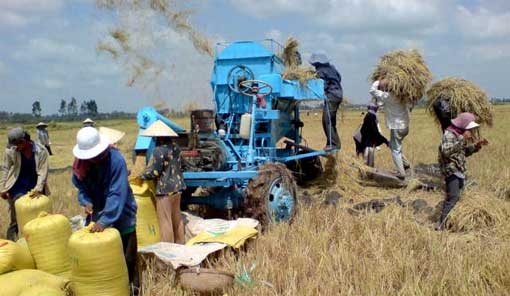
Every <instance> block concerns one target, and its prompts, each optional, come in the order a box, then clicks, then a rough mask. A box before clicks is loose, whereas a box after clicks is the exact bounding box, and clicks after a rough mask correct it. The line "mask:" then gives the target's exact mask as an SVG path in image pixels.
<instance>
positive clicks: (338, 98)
mask: <svg viewBox="0 0 510 296" xmlns="http://www.w3.org/2000/svg"><path fill="white" fill-rule="evenodd" d="M309 62H310V64H311V65H312V66H314V67H315V71H317V75H318V76H319V78H320V79H322V80H324V93H325V94H326V102H325V103H324V110H323V112H322V128H323V129H324V133H325V134H326V138H327V140H326V147H325V149H340V148H341V143H340V137H339V135H338V130H337V128H336V115H337V112H338V108H339V107H340V104H341V103H342V100H343V90H342V85H341V82H342V76H340V73H338V71H337V69H336V68H335V66H333V65H332V64H331V63H330V61H329V59H328V57H327V56H326V54H325V53H323V52H316V53H313V54H312V55H311V57H310V60H309Z"/></svg>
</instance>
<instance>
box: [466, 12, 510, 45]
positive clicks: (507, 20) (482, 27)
mask: <svg viewBox="0 0 510 296" xmlns="http://www.w3.org/2000/svg"><path fill="white" fill-rule="evenodd" d="M457 22H458V26H459V29H460V30H461V32H463V33H464V35H465V36H468V37H470V38H475V39H483V38H505V37H510V12H509V11H508V10H506V11H503V12H500V11H491V10H488V9H486V8H484V7H478V8H476V9H473V10H470V9H468V8H467V7H465V6H458V7H457Z"/></svg>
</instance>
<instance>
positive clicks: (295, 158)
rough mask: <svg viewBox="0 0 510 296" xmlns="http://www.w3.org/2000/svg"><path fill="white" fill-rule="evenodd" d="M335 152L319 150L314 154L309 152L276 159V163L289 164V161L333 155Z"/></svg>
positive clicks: (333, 150)
mask: <svg viewBox="0 0 510 296" xmlns="http://www.w3.org/2000/svg"><path fill="white" fill-rule="evenodd" d="M336 151H337V150H336V149H331V150H328V151H325V150H319V151H315V152H309V153H303V154H297V155H293V156H288V157H282V158H278V161H281V162H289V161H292V160H298V159H302V158H309V157H315V156H322V155H327V154H329V153H333V152H336Z"/></svg>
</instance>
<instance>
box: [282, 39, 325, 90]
mask: <svg viewBox="0 0 510 296" xmlns="http://www.w3.org/2000/svg"><path fill="white" fill-rule="evenodd" d="M298 48H299V41H298V40H297V39H296V38H294V37H289V38H287V41H286V42H285V45H284V48H283V53H282V56H281V59H282V60H283V64H284V65H285V70H284V71H283V72H282V78H283V79H287V80H299V83H301V84H303V85H306V83H307V81H308V80H311V79H317V73H316V72H315V70H314V69H313V68H312V67H309V66H303V65H301V62H302V60H301V55H300V53H299V51H298Z"/></svg>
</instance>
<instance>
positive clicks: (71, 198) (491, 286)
mask: <svg viewBox="0 0 510 296" xmlns="http://www.w3.org/2000/svg"><path fill="white" fill-rule="evenodd" d="M495 110H496V117H495V125H494V127H492V128H486V127H483V129H482V134H483V136H484V137H486V138H487V139H488V140H489V142H490V145H489V146H487V147H486V149H484V150H482V151H481V152H480V153H478V154H476V155H474V156H473V157H471V158H469V160H468V164H469V165H468V172H469V175H470V176H471V178H472V179H473V180H475V182H476V183H475V185H472V186H471V187H469V188H468V189H467V190H466V191H465V192H464V200H471V202H472V201H473V199H474V198H476V199H475V204H477V205H478V207H479V208H477V209H476V214H477V215H483V214H484V213H483V210H484V207H485V206H486V205H487V207H488V205H490V206H491V208H486V209H487V211H492V209H495V208H497V209H498V211H500V212H501V213H502V214H501V215H499V216H498V217H497V219H493V220H491V221H489V222H490V223H487V224H488V225H489V227H479V228H476V227H475V228H473V229H470V230H469V231H464V232H455V233H452V232H436V231H434V230H433V227H432V224H431V222H430V221H429V220H427V219H421V218H420V217H416V216H414V215H413V213H412V211H410V210H407V209H404V208H400V207H396V206H390V207H388V208H386V209H385V210H383V211H382V212H381V213H379V214H366V215H361V216H351V215H349V214H348V213H347V212H346V211H344V210H342V209H343V208H345V207H348V206H349V204H348V203H346V202H342V203H341V205H340V206H339V208H332V207H324V206H321V203H320V202H321V199H322V198H323V196H324V193H325V190H337V191H338V192H340V193H342V195H343V196H344V198H343V200H347V199H352V200H353V201H354V202H360V201H366V200H370V199H373V198H387V197H394V196H397V195H398V196H400V197H401V198H402V199H403V200H404V201H410V200H414V199H417V198H422V199H425V200H426V201H427V202H428V203H429V205H431V206H433V207H434V206H435V205H436V204H437V202H439V201H440V200H441V199H442V197H443V193H442V192H439V191H438V192H421V191H418V192H416V191H415V192H408V191H407V190H405V189H402V190H386V189H380V188H369V187H362V186H360V185H359V184H357V183H356V175H355V174H354V171H353V169H352V168H351V167H350V165H349V164H350V163H352V161H353V158H354V154H355V153H354V144H353V141H352V134H353V132H354V130H355V129H356V128H357V127H358V126H359V125H360V124H361V122H362V119H363V117H362V116H361V113H360V112H359V111H349V112H345V114H344V116H343V119H341V120H340V122H339V124H338V127H339V130H340V133H341V138H342V146H343V147H342V151H341V152H339V153H338V156H337V157H338V163H337V166H336V169H337V171H338V177H337V179H336V182H333V183H331V184H330V185H328V186H327V188H324V186H321V187H318V186H315V187H313V186H312V187H309V188H307V189H306V190H308V191H309V192H310V193H311V194H312V195H313V196H314V198H315V201H314V202H313V203H312V205H311V206H308V207H303V208H301V211H300V212H299V215H298V217H297V219H296V221H295V223H294V224H292V225H290V226H289V225H278V226H276V227H274V228H272V229H270V230H269V231H267V232H266V233H264V234H263V235H262V236H260V237H259V238H258V239H257V240H256V241H255V242H253V243H251V244H250V245H249V247H248V248H247V250H246V251H245V252H244V251H243V252H241V254H240V255H239V256H235V255H233V253H230V252H227V253H225V254H223V255H222V256H220V258H218V259H215V260H213V263H214V264H215V266H217V267H219V268H225V269H227V270H231V271H234V272H239V271H240V270H242V269H243V267H245V268H246V269H249V268H250V267H251V266H252V265H253V266H255V267H254V270H253V272H252V274H251V275H252V277H253V279H254V282H253V287H243V286H241V285H236V286H234V288H232V289H231V290H229V291H227V292H228V295H253V294H258V295H337V294H342V295H395V294H401V295H424V294H427V295H429V294H434V295H466V294H468V295H482V294H499V295H502V294H508V293H509V292H508V291H510V244H509V243H510V224H509V222H510V217H509V215H510V204H509V203H508V201H506V200H504V199H502V198H501V195H500V194H499V193H501V192H503V191H504V190H506V189H507V188H508V186H509V185H508V183H509V180H510V157H509V155H508V151H509V149H508V147H509V145H510V133H509V132H508V127H509V126H510V106H497V107H496V109H495ZM380 116H381V127H383V131H384V134H385V135H387V136H389V133H388V131H387V130H386V129H385V128H384V124H383V122H384V115H383V114H381V115H380ZM303 120H304V122H305V128H304V138H305V139H306V141H307V144H308V145H309V146H311V147H313V148H321V147H323V146H324V144H325V140H324V135H323V132H322V127H321V115H320V114H319V115H318V116H315V115H313V113H311V115H310V116H306V112H304V116H303ZM177 121H178V123H180V124H182V125H184V126H187V125H188V119H179V120H177ZM99 124H100V125H104V126H109V127H112V128H116V129H119V130H123V131H125V132H126V133H127V135H126V137H125V138H124V139H123V140H122V142H121V144H120V149H121V151H122V153H123V154H124V156H125V157H126V160H127V162H128V164H129V165H131V149H132V147H133V144H134V141H135V138H136V133H137V130H138V127H137V125H136V122H135V121H134V120H129V121H124V120H123V121H117V120H112V121H104V122H99ZM79 127H80V123H78V122H74V123H57V126H56V127H55V128H53V129H52V128H50V129H49V132H50V137H51V141H52V143H53V145H52V149H53V151H54V154H55V155H54V156H53V157H51V160H50V166H51V173H50V177H49V185H50V189H51V191H52V194H51V198H52V199H53V200H54V205H55V211H56V212H59V213H63V214H65V215H67V216H73V215H77V214H80V213H81V211H82V210H81V209H80V208H79V206H78V203H77V200H76V190H75V189H74V187H73V186H72V184H71V166H72V161H73V156H72V152H71V150H72V147H73V145H74V144H75V136H76V132H77V131H78V129H79ZM6 128H7V126H5V125H4V126H0V139H3V140H1V141H4V143H5V142H6V131H7V129H6ZM30 131H31V134H32V135H35V133H34V130H33V129H32V130H30ZM439 142H440V131H439V127H437V126H436V125H435V124H434V122H433V120H432V118H431V117H429V115H428V114H426V113H425V111H424V110H423V109H418V110H415V111H414V112H413V113H412V120H411V127H410V134H409V136H408V138H406V141H405V144H404V153H405V154H406V155H407V157H408V158H409V159H410V161H411V162H412V163H413V164H418V163H427V164H430V163H435V162H436V161H437V147H438V145H439ZM3 154H4V151H3V150H2V151H1V152H0V158H1V159H3ZM376 166H378V167H381V168H385V169H392V168H393V163H392V161H391V155H390V153H389V150H388V149H387V148H386V147H382V149H381V150H380V151H379V152H377V155H376ZM301 192H302V191H301ZM301 192H300V193H301ZM464 200H461V204H462V203H463V202H464ZM459 208H460V207H459ZM490 214H491V213H489V214H487V215H486V216H487V217H490V216H491V215H490ZM459 215H460V218H462V217H464V216H462V215H463V213H459ZM484 217H485V216H484ZM465 218H466V219H474V218H472V217H471V216H465ZM475 222H476V221H474V222H473V223H475ZM7 223H8V213H7V203H6V202H0V237H4V235H5V229H6V226H7ZM466 223H467V222H466ZM473 223H472V224H473ZM151 276H152V281H150V284H148V285H146V286H144V290H145V291H147V292H150V294H148V295H169V294H170V293H172V292H174V293H177V294H178V295H179V294H183V293H184V292H182V291H180V290H178V289H174V288H172V287H171V286H172V283H173V277H172V275H171V274H166V273H164V274H159V275H154V274H152V275H151ZM146 277H147V278H148V277H149V275H148V274H146ZM147 278H146V280H147ZM146 282H148V281H146Z"/></svg>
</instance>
